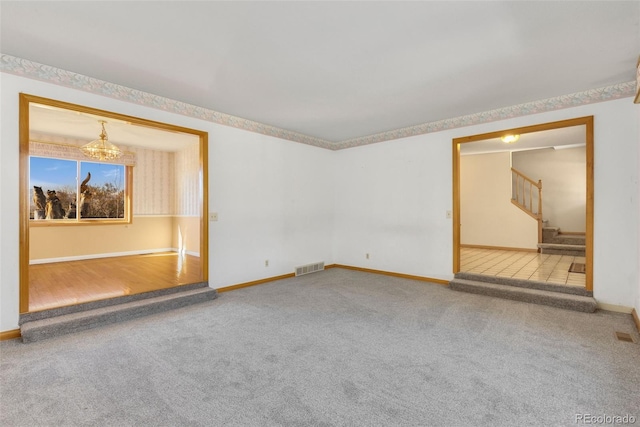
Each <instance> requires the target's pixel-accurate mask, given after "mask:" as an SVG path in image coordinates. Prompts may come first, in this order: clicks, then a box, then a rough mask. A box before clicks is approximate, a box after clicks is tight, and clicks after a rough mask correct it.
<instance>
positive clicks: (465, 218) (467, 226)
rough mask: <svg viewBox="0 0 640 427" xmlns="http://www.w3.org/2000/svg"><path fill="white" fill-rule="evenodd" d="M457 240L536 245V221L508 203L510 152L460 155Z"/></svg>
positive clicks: (494, 244) (504, 245)
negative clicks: (458, 230) (458, 235)
mask: <svg viewBox="0 0 640 427" xmlns="http://www.w3.org/2000/svg"><path fill="white" fill-rule="evenodd" d="M460 224H461V227H460V243H461V244H463V245H480V246H500V247H509V248H522V249H537V245H538V222H537V221H536V220H535V219H533V218H531V217H530V216H529V215H527V214H526V213H524V212H523V211H521V210H520V209H519V208H517V207H516V206H514V205H513V204H512V203H511V153H509V152H504V153H493V154H477V155H469V156H461V157H460Z"/></svg>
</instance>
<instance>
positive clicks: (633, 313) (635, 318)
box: [631, 308, 640, 333]
mask: <svg viewBox="0 0 640 427" xmlns="http://www.w3.org/2000/svg"><path fill="white" fill-rule="evenodd" d="M631 317H633V323H635V324H636V329H637V330H638V333H640V317H638V312H637V311H636V309H635V308H634V309H633V310H631Z"/></svg>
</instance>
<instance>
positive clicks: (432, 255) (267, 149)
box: [0, 73, 640, 331]
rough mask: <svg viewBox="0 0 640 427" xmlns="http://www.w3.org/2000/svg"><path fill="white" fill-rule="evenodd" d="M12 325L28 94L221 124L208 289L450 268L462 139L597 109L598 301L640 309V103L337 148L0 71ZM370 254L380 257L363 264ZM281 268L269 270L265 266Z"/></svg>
mask: <svg viewBox="0 0 640 427" xmlns="http://www.w3.org/2000/svg"><path fill="white" fill-rule="evenodd" d="M0 78H1V81H0V84H1V86H0V89H1V93H0V107H1V111H0V126H1V128H0V161H1V169H0V179H1V181H2V190H1V193H0V196H1V197H0V203H1V205H0V215H1V217H0V220H1V221H0V255H1V256H0V309H1V312H0V330H1V331H6V330H11V329H15V328H17V327H18V291H19V277H18V265H19V259H18V247H19V241H18V229H19V226H18V184H17V177H18V172H19V170H18V159H19V155H18V145H19V144H18V93H19V92H26V93H30V94H34V95H39V96H44V97H48V98H53V99H59V100H62V101H67V102H72V103H77V104H82V105H87V106H91V107H94V108H99V109H104V110H109V111H117V112H119V113H123V114H128V115H132V116H137V117H142V118H147V119H151V120H156V121H161V122H167V123H172V124H175V125H179V126H184V127H189V128H194V129H200V130H204V131H207V132H209V141H210V147H209V198H210V199H209V209H210V211H211V212H218V213H219V221H218V222H214V223H210V232H209V245H210V251H209V257H210V258H209V267H210V269H209V271H210V280H209V281H210V284H211V286H213V287H221V286H226V285H232V284H236V283H242V282H245V281H249V280H257V279H261V278H266V277H271V276H276V275H280V274H286V273H290V272H292V271H293V267H294V266H295V265H298V264H300V263H307V262H315V261H319V260H324V261H325V262H327V263H334V262H335V263H340V264H348V265H354V266H360V267H365V268H374V269H380V270H386V271H396V272H401V273H405V274H414V275H421V276H427V277H434V278H442V279H449V278H451V277H452V276H453V275H452V259H453V258H452V223H451V220H449V219H446V211H447V210H451V209H452V173H451V164H452V162H451V155H452V149H451V141H452V138H456V137H463V136H467V135H475V134H480V133H485V132H491V131H496V130H501V129H507V128H513V127H519V126H527V125H532V124H538V123H546V122H551V121H556V120H563V119H569V118H575V117H581V116H587V115H594V116H595V165H594V168H595V212H594V217H595V235H594V244H595V248H594V296H595V297H596V299H598V300H599V301H600V302H603V303H607V304H615V305H623V306H626V307H631V306H632V305H633V304H634V301H636V305H638V302H637V301H638V295H639V290H638V286H639V285H638V284H639V271H638V256H639V251H638V245H639V244H640V242H639V239H637V238H635V237H632V236H638V235H639V230H638V218H639V210H640V204H639V202H638V197H639V195H640V193H639V191H638V158H639V155H638V134H639V133H638V122H639V121H640V119H639V114H638V107H637V106H635V105H633V104H632V101H631V99H629V98H626V99H621V100H616V101H610V102H605V103H598V104H592V105H585V106H580V107H575V108H570V109H564V110H558V111H553V112H548V113H542V114H536V115H530V116H526V117H519V118H514V119H508V120H503V121H497V122H492V123H486V124H482V125H475V126H469V127H465V128H459V129H453V130H447V131H442V132H438V133H431V134H426V135H420V136H414V137H410V138H403V139H400V140H396V141H389V142H383V143H379V144H373V145H370V146H364V147H357V148H352V149H347V150H341V151H337V152H332V151H329V150H323V149H320V148H316V147H310V146H306V145H302V144H298V143H294V142H289V141H284V140H280V139H277V138H273V137H268V136H264V135H260V134H254V133H250V132H246V131H242V130H239V129H235V128H230V127H225V126H221V125H217V124H213V123H210V122H205V121H202V120H198V119H193V118H190V117H186V116H181V115H177V114H172V113H168V112H165V111H160V110H154V109H151V108H148V107H143V106H139V105H136V104H131V103H127V102H123V101H118V100H114V99H111V98H107V97H103V96H98V95H93V94H90V93H86V92H81V91H77V90H73V89H68V88H64V87H60V86H55V85H52V84H48V83H44V82H40V81H35V80H31V79H26V78H23V77H18V76H13V75H9V74H5V73H1V74H0ZM365 253H370V254H371V258H370V259H369V260H367V259H365ZM265 259H269V260H270V266H269V267H264V260H265Z"/></svg>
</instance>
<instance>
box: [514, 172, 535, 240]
mask: <svg viewBox="0 0 640 427" xmlns="http://www.w3.org/2000/svg"><path fill="white" fill-rule="evenodd" d="M511 203H513V204H514V205H516V206H517V207H519V208H520V209H522V210H523V211H524V212H526V213H527V214H528V215H529V216H531V217H532V218H534V219H535V220H537V221H538V243H542V180H538V182H536V181H534V180H533V179H531V178H529V177H528V176H526V175H525V174H523V173H522V172H520V171H519V170H517V169H514V168H511Z"/></svg>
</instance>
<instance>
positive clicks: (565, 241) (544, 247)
mask: <svg viewBox="0 0 640 427" xmlns="http://www.w3.org/2000/svg"><path fill="white" fill-rule="evenodd" d="M538 248H539V249H540V252H541V253H543V254H554V255H571V256H578V257H583V256H585V250H586V245H585V235H584V234H562V233H561V232H560V229H559V228H558V227H543V228H542V243H538Z"/></svg>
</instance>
